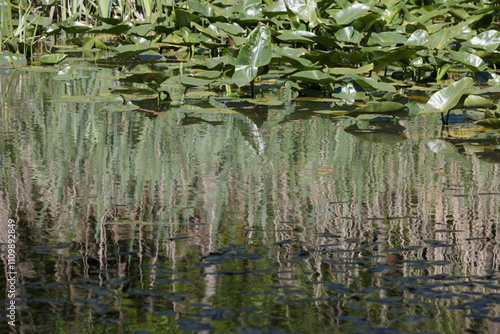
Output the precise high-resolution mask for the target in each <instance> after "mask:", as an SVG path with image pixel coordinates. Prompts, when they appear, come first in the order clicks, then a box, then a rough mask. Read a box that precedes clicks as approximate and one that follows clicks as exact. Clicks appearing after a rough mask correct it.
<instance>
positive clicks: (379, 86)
mask: <svg viewBox="0 0 500 334" xmlns="http://www.w3.org/2000/svg"><path fill="white" fill-rule="evenodd" d="M352 79H353V80H354V81H356V83H357V84H358V85H360V86H361V87H363V88H368V89H375V90H380V91H385V92H394V91H396V88H394V86H392V85H389V84H388V83H385V82H378V81H376V80H375V78H365V77H362V76H359V75H357V74H353V75H352Z"/></svg>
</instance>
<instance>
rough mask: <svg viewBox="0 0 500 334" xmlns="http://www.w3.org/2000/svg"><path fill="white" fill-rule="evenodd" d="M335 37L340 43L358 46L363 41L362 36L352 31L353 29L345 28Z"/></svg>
mask: <svg viewBox="0 0 500 334" xmlns="http://www.w3.org/2000/svg"><path fill="white" fill-rule="evenodd" d="M335 37H336V38H337V39H338V40H339V41H341V42H348V43H354V44H358V43H359V42H360V41H361V40H362V39H363V34H361V33H359V32H357V31H356V30H354V28H353V27H345V28H344V29H340V30H339V31H337V32H336V33H335Z"/></svg>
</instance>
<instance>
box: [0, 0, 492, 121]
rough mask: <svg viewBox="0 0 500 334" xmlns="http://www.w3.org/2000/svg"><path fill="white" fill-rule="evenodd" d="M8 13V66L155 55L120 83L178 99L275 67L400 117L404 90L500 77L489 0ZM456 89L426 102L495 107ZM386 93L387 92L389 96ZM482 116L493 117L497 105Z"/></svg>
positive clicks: (233, 3) (304, 86) (439, 106)
mask: <svg viewBox="0 0 500 334" xmlns="http://www.w3.org/2000/svg"><path fill="white" fill-rule="evenodd" d="M1 15H2V38H1V40H2V41H1V47H2V50H7V51H5V52H2V54H1V56H2V57H1V58H2V60H1V62H2V63H13V64H14V65H17V66H19V65H23V64H26V63H27V59H28V60H30V59H31V61H34V62H35V63H36V62H38V63H41V64H56V63H59V62H61V61H62V60H63V59H64V58H65V57H66V54H65V53H64V52H61V48H58V47H57V46H58V45H60V43H62V42H64V41H67V42H69V43H70V44H73V45H76V46H78V47H79V48H80V49H81V51H83V52H93V53H92V54H93V55H94V59H103V58H104V59H115V58H116V59H119V61H121V62H123V61H125V60H126V59H136V60H137V61H143V62H148V63H151V64H152V67H153V69H152V71H151V72H148V73H137V74H134V75H132V76H129V77H126V78H124V79H123V80H124V81H128V82H135V83H141V84H146V85H148V86H149V88H150V89H153V90H155V91H156V92H157V93H158V96H159V98H161V99H164V100H172V99H174V98H173V97H172V96H173V95H174V93H175V92H174V91H173V90H174V89H173V88H172V87H173V86H175V85H177V86H182V87H184V88H185V89H188V88H193V87H202V89H204V90H205V89H207V88H208V90H212V91H217V90H219V91H226V92H228V91H231V89H232V88H233V87H236V86H238V87H247V86H249V87H251V90H250V93H251V95H252V97H253V96H254V84H255V79H256V78H258V76H259V75H262V74H269V73H273V74H275V75H274V77H275V78H277V81H276V83H277V84H278V85H281V86H283V87H286V88H287V89H289V90H290V91H292V94H289V98H294V97H296V94H297V92H299V93H302V94H303V95H317V94H318V93H319V94H323V95H327V96H330V97H332V96H333V97H335V98H338V99H340V100H341V101H343V103H345V104H352V103H353V102H354V101H355V100H358V99H360V98H361V99H362V98H365V97H366V96H371V97H372V98H373V99H375V100H377V101H378V103H376V104H368V106H364V107H363V108H364V109H355V110H354V111H355V112H358V113H360V112H361V113H364V112H370V113H394V112H400V111H401V110H404V109H405V108H406V107H405V105H404V104H402V103H399V102H397V101H395V100H396V98H395V97H400V96H401V95H403V96H404V93H405V89H406V88H408V87H409V86H412V85H415V84H422V83H429V82H438V83H439V82H440V81H442V80H445V79H447V78H448V77H450V76H453V75H454V74H456V73H457V72H461V74H460V77H464V76H468V77H473V78H474V79H475V82H476V84H481V85H490V86H498V85H500V76H499V75H497V74H496V73H495V72H494V70H495V69H496V63H497V62H498V60H499V59H500V56H499V52H498V51H497V49H498V47H499V46H500V33H499V32H498V31H497V30H495V28H496V27H497V25H498V24H497V19H498V8H497V7H496V6H495V3H493V2H486V1H481V2H476V3H468V2H460V1H453V0H445V1H435V2H421V1H406V2H400V1H396V0H383V1H373V0H365V1H361V2H357V1H355V2H350V1H345V0H342V1H316V0H279V1H270V0H268V1H262V0H243V1H237V0H217V1H198V0H188V1H184V2H174V1H171V0H168V1H150V0H142V1H140V2H138V3H137V4H136V3H135V2H130V1H128V2H127V1H117V2H111V1H105V0H103V1H99V2H98V3H93V2H90V1H83V0H73V1H69V0H67V1H61V2H59V1H54V0H42V1H40V2H27V3H26V2H24V1H21V2H18V3H16V4H14V3H6V4H4V5H2V6H1ZM13 18H14V19H13ZM37 51H40V52H37ZM109 51H111V53H110V52H109ZM38 54H44V55H43V56H41V57H38ZM26 58H27V59H26ZM172 62H175V63H176V64H177V65H178V64H180V66H170V64H171V63H172ZM162 64H165V65H164V66H162ZM167 65H169V67H167ZM273 71H274V72H273ZM377 74H380V76H379V75H377ZM382 74H383V75H382ZM450 74H451V75H450ZM446 85H447V84H445V86H446ZM459 86H460V87H461V88H462V89H460V90H455V89H448V90H447V92H446V91H445V90H444V89H443V90H441V91H439V92H438V94H436V95H434V96H432V98H431V100H430V102H429V103H428V104H427V105H426V108H425V109H426V110H427V111H440V112H443V113H444V112H446V111H449V110H450V109H451V108H453V107H455V106H456V105H457V104H459V103H460V102H462V104H460V106H461V107H469V108H477V107H492V104H491V103H487V101H485V99H482V100H479V98H478V97H475V96H473V95H472V98H470V99H469V103H468V104H464V99H465V98H466V97H467V96H470V94H471V92H473V90H472V87H473V83H472V81H471V80H469V79H467V80H465V81H462V82H461V83H460V84H459ZM435 88H437V89H440V88H443V87H442V86H437V87H435ZM491 91H492V90H491V89H490V92H491ZM493 91H496V90H495V89H494V90H493ZM381 93H382V94H385V93H389V95H387V94H386V96H385V97H384V99H383V100H386V101H383V100H382V101H380V97H381ZM294 94H295V95H294ZM493 106H494V105H493ZM351 111H352V110H351ZM487 118H493V119H494V121H493V123H495V122H496V120H495V119H496V113H495V112H488V114H487ZM490 125H491V124H490Z"/></svg>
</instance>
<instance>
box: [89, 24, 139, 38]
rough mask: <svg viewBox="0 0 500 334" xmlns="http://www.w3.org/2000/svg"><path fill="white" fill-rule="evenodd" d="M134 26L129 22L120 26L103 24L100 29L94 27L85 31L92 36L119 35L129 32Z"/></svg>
mask: <svg viewBox="0 0 500 334" xmlns="http://www.w3.org/2000/svg"><path fill="white" fill-rule="evenodd" d="M133 26H134V24H133V23H132V22H130V21H125V22H122V23H120V24H116V25H114V24H103V25H102V26H100V27H95V28H92V29H90V30H88V31H87V33H93V34H115V35H120V34H124V33H126V32H127V31H129V30H130V29H131V28H132V27H133Z"/></svg>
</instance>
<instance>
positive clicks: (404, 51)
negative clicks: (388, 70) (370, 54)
mask: <svg viewBox="0 0 500 334" xmlns="http://www.w3.org/2000/svg"><path fill="white" fill-rule="evenodd" d="M416 52H417V51H416V50H413V49H411V48H407V47H400V48H397V49H396V50H391V51H389V52H385V53H383V55H382V56H377V57H374V58H372V61H373V70H374V71H380V70H381V69H383V68H384V67H386V66H387V65H391V64H392V63H394V62H397V61H404V60H408V59H410V58H411V57H412V56H413V55H414V54H416Z"/></svg>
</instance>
